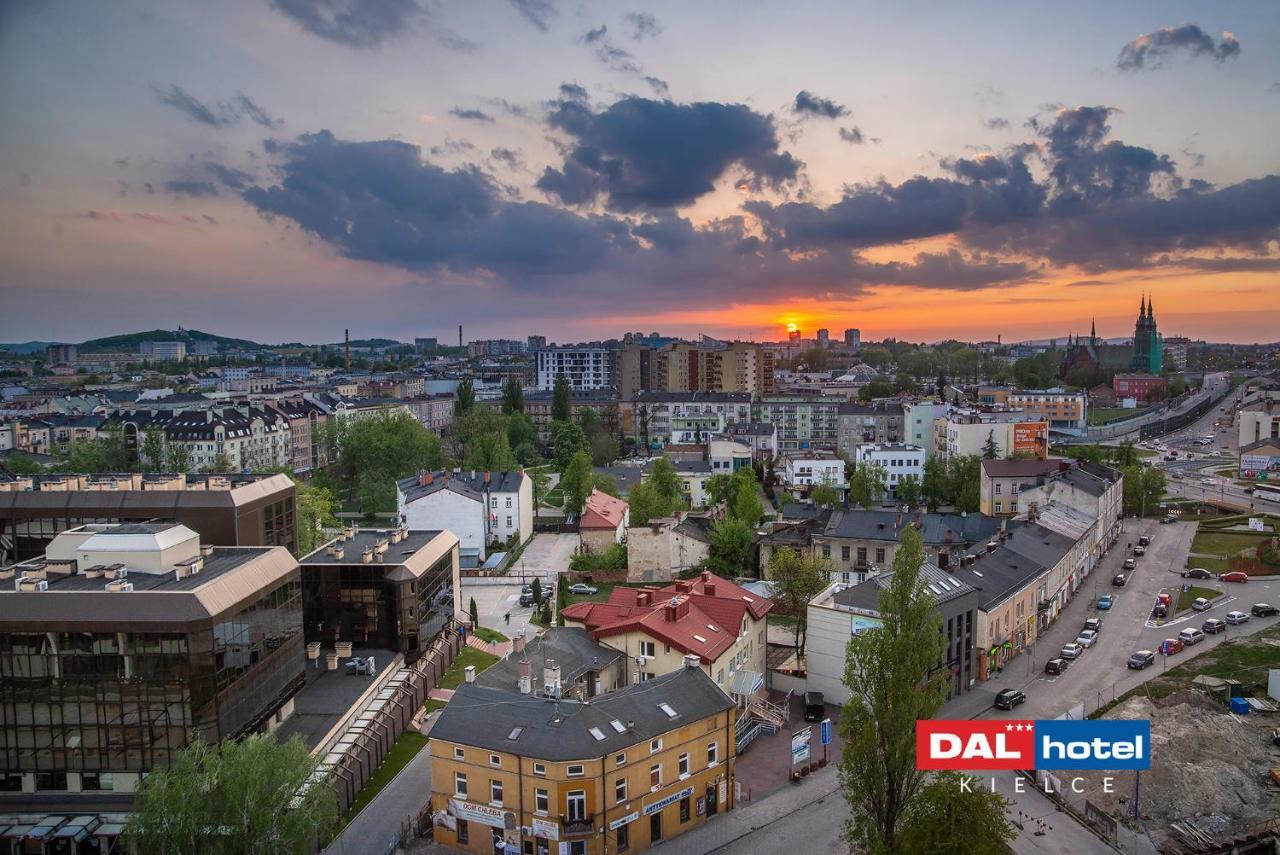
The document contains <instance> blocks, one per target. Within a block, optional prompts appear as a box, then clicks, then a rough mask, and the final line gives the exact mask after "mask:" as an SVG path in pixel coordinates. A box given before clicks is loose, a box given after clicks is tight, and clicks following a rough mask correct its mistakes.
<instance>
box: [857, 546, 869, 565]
mask: <svg viewBox="0 0 1280 855" xmlns="http://www.w3.org/2000/svg"><path fill="white" fill-rule="evenodd" d="M858 563H859V564H866V563H867V548H866V547H865V546H859V547H858Z"/></svg>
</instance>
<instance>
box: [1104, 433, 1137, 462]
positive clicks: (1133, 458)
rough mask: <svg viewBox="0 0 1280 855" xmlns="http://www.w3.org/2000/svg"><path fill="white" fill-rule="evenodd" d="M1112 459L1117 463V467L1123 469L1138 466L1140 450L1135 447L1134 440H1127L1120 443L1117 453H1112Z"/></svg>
mask: <svg viewBox="0 0 1280 855" xmlns="http://www.w3.org/2000/svg"><path fill="white" fill-rule="evenodd" d="M1111 459H1112V460H1114V461H1115V464H1116V465H1117V466H1120V467H1122V468H1128V467H1130V466H1137V465H1138V449H1137V448H1135V447H1134V445H1133V440H1131V439H1126V440H1125V441H1124V442H1122V443H1120V445H1118V446H1116V449H1115V451H1114V452H1112V457H1111Z"/></svg>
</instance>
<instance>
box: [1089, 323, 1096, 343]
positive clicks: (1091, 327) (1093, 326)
mask: <svg viewBox="0 0 1280 855" xmlns="http://www.w3.org/2000/svg"><path fill="white" fill-rule="evenodd" d="M1089 344H1092V345H1094V346H1095V347H1096V346H1097V344H1098V319H1097V318H1090V319H1089Z"/></svg>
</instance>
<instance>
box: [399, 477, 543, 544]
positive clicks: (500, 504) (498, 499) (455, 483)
mask: <svg viewBox="0 0 1280 855" xmlns="http://www.w3.org/2000/svg"><path fill="white" fill-rule="evenodd" d="M396 509H397V511H398V512H399V514H400V521H401V523H403V524H404V525H407V526H408V527H409V528H410V529H413V530H431V531H434V530H440V529H444V530H448V531H451V532H453V533H454V534H456V535H457V536H458V543H459V550H460V552H459V555H460V558H461V561H462V566H464V567H475V566H478V565H479V564H482V563H483V562H484V560H485V558H486V557H487V555H488V553H489V552H490V551H491V547H494V546H496V545H500V544H504V543H506V542H507V541H508V540H510V538H511V537H512V535H518V536H519V542H520V543H524V542H525V541H527V540H528V539H529V538H530V537H532V536H533V479H532V478H530V477H528V476H526V475H525V474H524V472H523V471H522V470H521V471H506V472H480V471H475V470H466V471H464V470H455V471H453V472H424V473H422V474H421V475H416V476H411V477H409V478H403V479H401V480H400V481H397V482H396Z"/></svg>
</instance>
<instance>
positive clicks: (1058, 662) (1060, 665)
mask: <svg viewBox="0 0 1280 855" xmlns="http://www.w3.org/2000/svg"><path fill="white" fill-rule="evenodd" d="M1070 664H1071V662H1070V661H1069V660H1067V659H1050V660H1049V661H1048V662H1046V663H1044V672H1045V673H1046V674H1062V673H1065V672H1066V670H1067V666H1068V665H1070Z"/></svg>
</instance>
